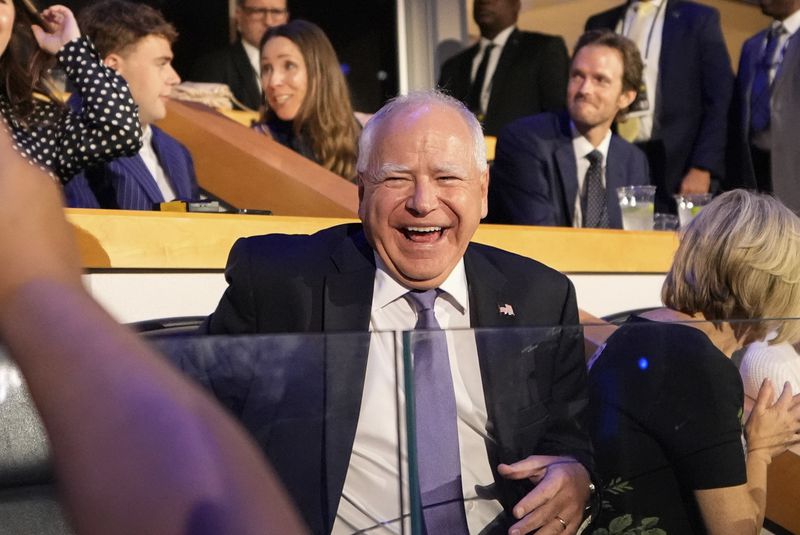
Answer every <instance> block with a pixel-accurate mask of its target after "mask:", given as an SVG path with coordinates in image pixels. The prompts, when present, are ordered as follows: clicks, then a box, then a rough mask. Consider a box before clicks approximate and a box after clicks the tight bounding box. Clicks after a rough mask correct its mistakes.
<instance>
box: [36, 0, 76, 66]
mask: <svg viewBox="0 0 800 535" xmlns="http://www.w3.org/2000/svg"><path fill="white" fill-rule="evenodd" d="M42 18H43V19H44V21H45V22H46V23H47V25H48V26H49V28H47V29H44V28H42V27H41V26H39V25H38V24H34V25H33V26H31V30H32V31H33V36H34V37H36V42H37V43H39V48H41V49H42V50H44V51H45V52H47V53H48V54H50V55H56V54H58V51H59V50H61V49H62V48H63V47H64V45H66V44H67V43H69V42H70V41H72V40H73V39H77V38H78V37H80V36H81V31H80V30H79V29H78V23H77V21H76V20H75V15H73V14H72V11H70V10H69V8H67V7H65V6H62V5H55V6H51V7H48V8H47V9H45V10H44V11H42Z"/></svg>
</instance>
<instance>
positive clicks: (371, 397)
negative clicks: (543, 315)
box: [333, 255, 502, 535]
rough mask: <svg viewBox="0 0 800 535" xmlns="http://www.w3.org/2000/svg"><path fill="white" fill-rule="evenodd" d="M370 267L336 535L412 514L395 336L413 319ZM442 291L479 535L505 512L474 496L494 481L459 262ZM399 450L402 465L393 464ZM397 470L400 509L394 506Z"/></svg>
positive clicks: (471, 521)
mask: <svg viewBox="0 0 800 535" xmlns="http://www.w3.org/2000/svg"><path fill="white" fill-rule="evenodd" d="M375 261H376V265H377V270H376V271H375V282H374V288H373V292H374V293H373V297H372V309H371V313H370V331H372V335H371V339H370V347H369V357H368V360H367V370H366V375H365V378H364V392H363V397H362V399H361V409H360V412H359V415H358V426H357V429H356V436H355V441H354V442H353V453H352V455H351V457H350V465H349V467H348V469H347V477H346V479H345V484H344V489H343V491H342V499H341V501H340V502H339V509H338V510H337V512H336V521H335V523H334V527H333V533H334V534H335V535H343V534H346V533H348V534H349V533H352V532H354V531H357V530H361V529H368V528H370V527H372V526H375V525H376V524H379V523H381V522H382V521H387V520H392V521H393V522H387V523H386V524H384V525H383V526H381V527H380V528H378V529H374V530H369V531H368V533H370V535H373V534H386V533H400V531H401V525H400V522H399V521H397V519H399V518H401V517H404V516H406V515H408V514H410V513H409V510H410V509H409V506H408V503H409V501H408V480H407V475H408V468H407V462H408V458H407V449H406V444H405V440H406V433H405V395H404V391H403V364H402V345H401V344H402V337H401V336H400V334H399V333H396V332H395V331H403V330H413V329H414V325H415V324H416V322H417V315H416V312H415V310H414V309H413V308H412V306H411V305H410V304H409V303H408V301H406V299H405V298H403V296H404V295H405V294H406V293H408V291H409V290H408V288H405V287H404V286H402V285H400V284H399V283H398V282H397V281H395V280H394V279H392V277H391V276H389V275H388V273H387V272H386V269H385V267H384V265H383V263H382V262H381V261H380V258H378V257H377V255H376V257H375ZM440 290H442V292H443V293H442V294H441V295H440V296H439V297H438V298H437V299H436V302H435V304H434V313H435V315H436V319H437V321H438V322H439V325H440V326H441V327H442V329H445V330H448V329H449V330H448V331H447V334H446V336H447V350H448V357H449V359H450V372H451V375H452V377H453V387H454V390H455V397H456V407H457V411H458V441H459V451H460V454H461V478H462V490H463V492H464V498H465V509H466V513H467V523H468V525H469V529H470V532H471V533H478V532H479V531H480V530H481V529H482V528H483V527H485V526H486V525H487V524H489V523H490V522H491V521H492V519H494V518H495V517H496V516H497V515H498V514H499V513H500V512H501V511H502V506H501V505H500V503H499V502H498V501H496V500H484V499H477V495H476V490H475V486H476V485H480V486H487V485H491V484H492V483H493V482H494V479H493V476H492V471H491V468H490V466H489V460H488V457H487V453H486V443H485V441H484V440H485V438H486V435H487V433H486V419H487V416H486V404H485V401H484V397H483V385H482V382H481V374H480V366H479V364H478V351H477V347H476V345H475V336H474V334H473V332H472V331H471V330H468V329H469V327H470V324H469V317H470V316H469V293H468V288H467V276H466V272H465V271H464V261H463V259H462V260H461V262H459V264H458V265H457V266H456V267H455V269H454V270H453V272H452V273H451V274H450V276H449V277H448V278H447V280H446V281H445V282H444V283H443V284H442V285H441V286H440ZM452 329H456V330H452ZM458 329H462V330H458ZM398 422H399V425H398ZM398 429H399V435H400V436H399V439H398ZM398 447H399V452H400V459H402V461H398ZM399 463H402V465H403V466H402V469H401V468H400V467H399V466H398V464H399ZM401 471H402V493H403V503H404V504H405V505H404V510H403V511H401V510H400V505H399V504H400V492H401V486H400V481H401V478H400V473H401ZM405 520H406V532H407V533H410V518H408V517H407V516H406V519H405Z"/></svg>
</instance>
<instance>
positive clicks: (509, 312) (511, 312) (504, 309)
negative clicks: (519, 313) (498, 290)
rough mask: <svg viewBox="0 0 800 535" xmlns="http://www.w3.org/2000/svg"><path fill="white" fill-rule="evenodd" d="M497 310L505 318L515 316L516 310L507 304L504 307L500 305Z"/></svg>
mask: <svg viewBox="0 0 800 535" xmlns="http://www.w3.org/2000/svg"><path fill="white" fill-rule="evenodd" d="M497 309H498V311H499V312H500V314H503V315H504V316H513V315H514V308H513V307H512V306H511V305H509V304H508V303H506V304H504V305H498V307H497Z"/></svg>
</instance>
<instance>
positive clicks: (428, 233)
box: [401, 227, 445, 243]
mask: <svg viewBox="0 0 800 535" xmlns="http://www.w3.org/2000/svg"><path fill="white" fill-rule="evenodd" d="M401 230H402V232H403V234H404V235H405V237H406V239H408V240H411V241H413V242H416V243H433V242H435V241H437V240H438V239H439V238H441V237H442V235H443V234H444V231H445V229H444V228H442V227H404V228H403V229H401Z"/></svg>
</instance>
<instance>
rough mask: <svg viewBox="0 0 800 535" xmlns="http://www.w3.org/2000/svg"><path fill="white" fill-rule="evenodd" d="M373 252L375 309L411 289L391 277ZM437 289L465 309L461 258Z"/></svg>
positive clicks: (461, 308)
mask: <svg viewBox="0 0 800 535" xmlns="http://www.w3.org/2000/svg"><path fill="white" fill-rule="evenodd" d="M373 254H374V255H375V294H374V295H373V296H372V309H373V310H375V309H379V308H383V307H385V306H387V305H389V304H391V303H393V302H395V301H397V300H398V299H400V298H402V297H403V296H404V295H405V294H407V293H408V292H409V291H411V289H410V288H406V287H405V286H403V285H402V284H400V283H399V282H397V281H396V280H395V279H393V278H392V276H391V275H389V272H388V270H387V268H386V264H384V263H383V260H381V258H380V257H379V256H378V253H375V252H373ZM439 290H441V291H442V292H443V294H444V297H445V298H446V299H447V300H448V301H450V303H452V304H453V305H454V306H455V307H456V308H458V309H459V310H460V311H461V312H463V311H465V310H466V309H467V303H469V290H468V288H467V272H466V270H465V269H464V259H463V258H461V260H459V261H458V264H456V266H455V267H454V268H453V271H451V272H450V275H448V276H447V279H445V281H444V282H443V283H442V284H441V285H440V286H439Z"/></svg>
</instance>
